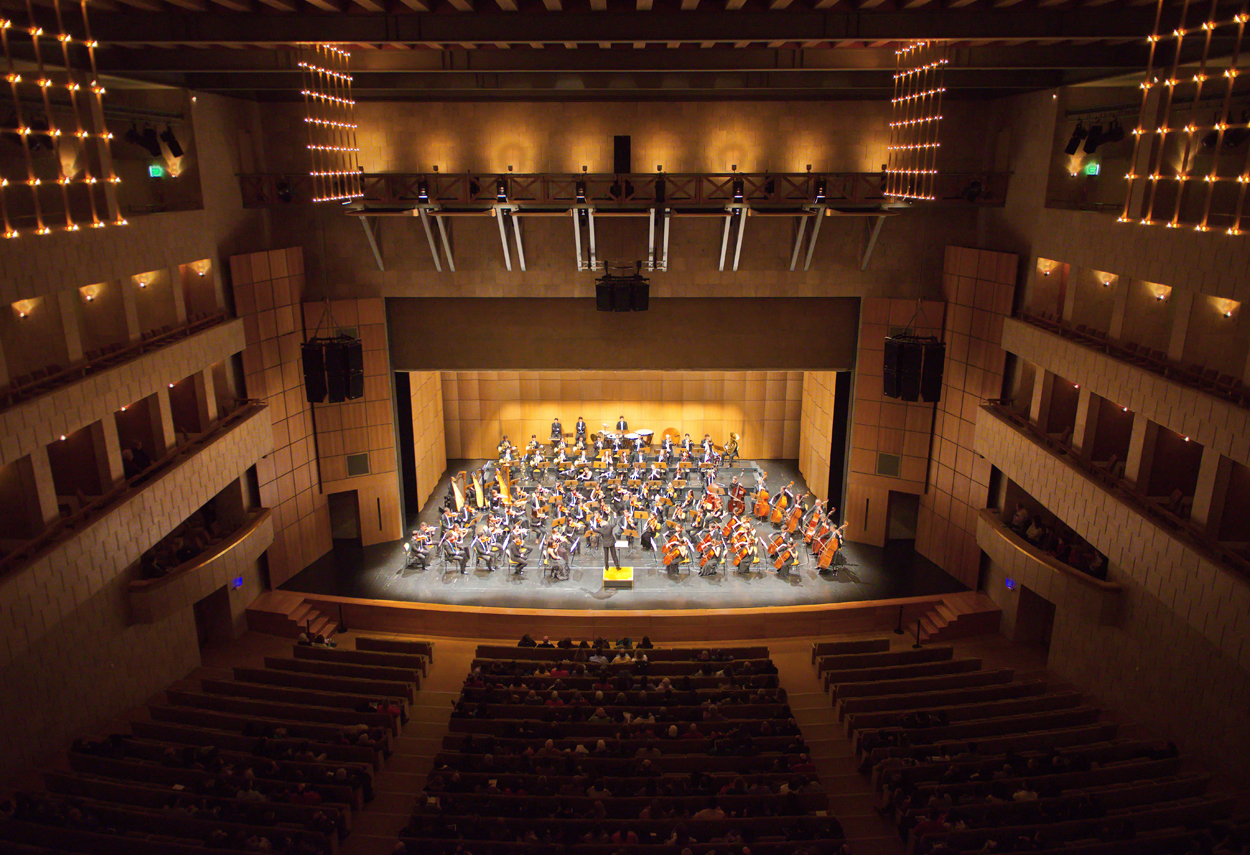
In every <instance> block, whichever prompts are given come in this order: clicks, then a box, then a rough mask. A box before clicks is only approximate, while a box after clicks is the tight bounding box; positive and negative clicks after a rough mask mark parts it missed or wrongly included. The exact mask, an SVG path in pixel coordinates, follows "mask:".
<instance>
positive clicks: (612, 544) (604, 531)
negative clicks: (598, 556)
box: [595, 515, 621, 570]
mask: <svg viewBox="0 0 1250 855" xmlns="http://www.w3.org/2000/svg"><path fill="white" fill-rule="evenodd" d="M616 527H617V526H616V519H615V518H614V517H612V516H610V515H609V516H601V517H599V518H598V519H597V520H596V521H595V529H596V530H597V531H598V532H599V541H600V542H601V543H602V544H603V569H604V570H607V569H608V558H609V557H610V558H611V559H612V564H613V565H615V566H616V569H617V570H620V569H621V559H620V557H619V556H618V555H617V554H616Z"/></svg>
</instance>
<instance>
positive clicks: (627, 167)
mask: <svg viewBox="0 0 1250 855" xmlns="http://www.w3.org/2000/svg"><path fill="white" fill-rule="evenodd" d="M629 149H630V145H629V134H618V135H617V136H614V137H612V171H613V172H615V173H616V174H617V175H628V174H629V173H631V172H633V171H634V170H633V169H632V168H631V167H632V165H633V157H631V156H630V152H629Z"/></svg>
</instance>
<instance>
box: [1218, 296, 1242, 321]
mask: <svg viewBox="0 0 1250 855" xmlns="http://www.w3.org/2000/svg"><path fill="white" fill-rule="evenodd" d="M1212 302H1213V303H1214V304H1215V311H1217V312H1219V313H1220V314H1221V315H1223V316H1224V317H1226V318H1231V317H1232V316H1233V312H1235V311H1237V307H1238V306H1239V305H1241V304H1240V303H1238V302H1237V301H1236V300H1220V299H1216V300H1213V301H1212Z"/></svg>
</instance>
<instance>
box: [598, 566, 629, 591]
mask: <svg viewBox="0 0 1250 855" xmlns="http://www.w3.org/2000/svg"><path fill="white" fill-rule="evenodd" d="M603 587H604V588H605V589H609V588H633V587H634V568H633V567H605V568H604V569H603Z"/></svg>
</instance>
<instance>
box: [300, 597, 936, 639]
mask: <svg viewBox="0 0 1250 855" xmlns="http://www.w3.org/2000/svg"><path fill="white" fill-rule="evenodd" d="M306 601H307V602H308V603H310V604H311V605H313V606H314V607H315V608H317V609H319V610H320V611H322V612H325V613H326V614H328V615H331V616H338V615H339V614H340V612H339V609H340V608H341V609H342V612H341V614H342V618H341V619H342V622H343V624H345V625H346V627H347V628H348V629H350V630H353V631H361V632H393V633H404V634H412V635H428V636H437V637H451V638H490V639H504V640H513V639H517V638H520V637H521V636H522V635H523V634H525V633H529V634H531V635H550V636H553V637H564V636H570V637H573V638H593V637H596V636H605V637H609V638H620V637H622V636H627V635H628V636H631V637H634V638H639V637H641V636H643V635H649V636H652V637H653V638H663V639H665V640H667V641H672V642H677V641H684V642H697V641H703V640H706V641H733V640H740V639H757V638H805V637H815V636H824V635H840V634H846V633H862V632H874V631H881V630H890V629H894V628H895V626H896V625H897V623H898V617H899V606H900V605H901V606H902V607H903V626H904V627H905V628H906V629H907V630H908V632H912V631H914V627H915V625H916V622H917V621H918V620H919V619H920V617H921V616H923V615H926V614H929V613H931V612H933V611H934V610H936V608H937V606H938V604H939V603H940V602H942V601H943V598H942V596H941V595H937V596H933V597H913V598H908V599H905V600H877V601H869V602H863V603H838V604H830V605H829V606H827V607H821V606H794V607H788V608H786V607H783V608H777V609H769V610H754V609H724V610H708V611H700V610H673V611H668V612H663V613H660V612H638V611H624V610H623V611H620V612H617V613H613V612H612V611H607V610H605V611H602V612H595V613H590V614H588V613H587V612H585V611H555V610H546V609H535V610H527V609H482V610H472V609H454V608H451V607H437V606H425V605H422V604H407V603H389V602H382V601H374V600H353V599H349V598H339V597H317V596H312V595H309V596H308V597H307V599H306Z"/></svg>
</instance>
